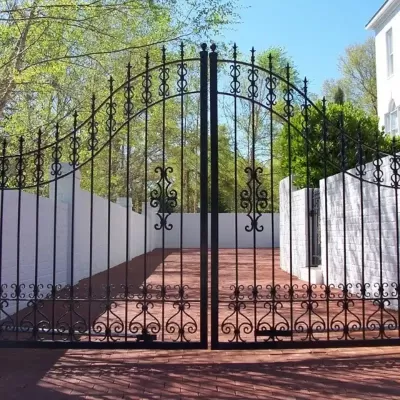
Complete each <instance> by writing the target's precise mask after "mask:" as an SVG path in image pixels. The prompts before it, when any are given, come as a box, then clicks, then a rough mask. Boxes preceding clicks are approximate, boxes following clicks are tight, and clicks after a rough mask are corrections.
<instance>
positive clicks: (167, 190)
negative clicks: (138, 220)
mask: <svg viewBox="0 0 400 400" xmlns="http://www.w3.org/2000/svg"><path fill="white" fill-rule="evenodd" d="M155 172H156V173H159V174H160V178H159V180H158V182H157V188H156V189H154V190H152V191H151V193H150V205H151V207H154V208H157V207H158V211H157V216H158V218H159V219H160V222H159V223H157V224H155V225H154V228H155V229H157V230H160V229H165V230H167V231H170V230H171V229H172V227H173V225H172V224H171V223H168V221H167V220H168V217H169V216H170V215H171V213H172V211H173V209H174V208H176V206H177V197H178V193H177V191H176V190H175V189H171V185H172V182H171V181H170V179H169V178H168V173H170V174H171V173H172V172H173V169H172V168H171V167H166V168H165V169H163V168H162V167H156V169H155Z"/></svg>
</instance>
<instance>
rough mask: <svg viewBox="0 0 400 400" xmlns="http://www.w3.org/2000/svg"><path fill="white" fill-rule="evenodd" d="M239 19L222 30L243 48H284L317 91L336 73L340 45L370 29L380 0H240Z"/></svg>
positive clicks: (365, 34)
mask: <svg viewBox="0 0 400 400" xmlns="http://www.w3.org/2000/svg"><path fill="white" fill-rule="evenodd" d="M239 1H240V2H241V4H242V6H243V9H242V10H241V12H240V14H241V23H240V24H239V25H237V26H235V27H234V28H232V29H230V30H229V31H226V32H225V34H224V39H225V40H226V41H229V42H233V41H236V43H237V45H238V46H239V47H240V49H241V51H242V52H245V51H247V50H250V49H251V47H252V46H254V47H255V49H256V50H258V51H262V50H265V49H267V48H268V47H270V46H280V47H283V48H285V49H286V51H287V53H288V55H289V56H291V57H292V59H293V62H294V64H295V65H296V67H297V69H298V70H299V72H300V75H301V76H307V78H308V79H309V80H310V82H311V87H310V89H311V90H312V91H313V92H314V93H317V94H320V90H321V87H322V83H323V82H324V80H325V79H330V78H336V77H338V69H337V61H338V57H339V56H340V55H341V54H342V53H343V52H344V49H345V48H346V47H347V46H348V45H350V44H353V43H358V42H363V41H364V40H365V39H366V38H367V37H368V36H371V35H373V32H371V31H366V30H365V25H366V23H367V22H368V21H369V20H370V18H371V17H372V16H373V15H374V14H375V12H376V11H377V10H378V9H379V7H380V6H381V5H382V4H383V2H384V0H239Z"/></svg>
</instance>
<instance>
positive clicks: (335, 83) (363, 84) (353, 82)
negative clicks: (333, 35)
mask: <svg viewBox="0 0 400 400" xmlns="http://www.w3.org/2000/svg"><path fill="white" fill-rule="evenodd" d="M375 63H376V61H375V40H374V38H369V39H367V40H366V41H365V42H364V43H361V44H355V45H351V46H349V47H347V48H346V50H345V53H344V54H343V55H342V56H340V58H339V64H338V66H339V72H340V75H341V76H340V78H339V79H338V80H328V81H325V83H324V87H323V92H324V95H325V97H326V98H327V99H328V100H330V101H334V96H335V93H336V91H337V88H338V87H339V86H340V87H341V88H342V89H343V91H344V95H345V99H346V101H350V102H352V103H353V104H354V105H355V106H357V107H359V108H362V109H364V110H365V111H367V112H369V113H372V114H377V112H378V104H377V90H376V65H375Z"/></svg>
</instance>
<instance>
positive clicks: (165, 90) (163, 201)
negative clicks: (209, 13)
mask: <svg viewBox="0 0 400 400" xmlns="http://www.w3.org/2000/svg"><path fill="white" fill-rule="evenodd" d="M165 53H166V49H165V46H163V48H162V55H161V58H162V67H161V69H160V71H161V74H160V80H161V84H160V89H159V94H160V95H161V96H162V100H163V101H162V170H163V175H164V179H163V180H162V189H161V190H162V193H161V206H162V220H163V221H164V220H165V206H166V199H167V196H168V195H167V193H165V192H166V187H165V183H166V182H165V176H166V174H167V171H166V170H165V99H166V97H167V96H168V95H169V93H168V83H167V77H168V73H169V69H167V67H166V65H165V64H166V54H165ZM181 173H183V171H182V170H181ZM161 235H162V239H161V240H162V245H161V247H162V249H161V251H162V256H161V257H162V272H161V273H162V278H161V279H162V283H161V301H162V305H161V307H162V310H161V340H162V341H164V337H165V335H164V331H165V330H164V325H165V294H166V290H165V260H164V259H165V224H162V231H161ZM181 235H182V234H181Z"/></svg>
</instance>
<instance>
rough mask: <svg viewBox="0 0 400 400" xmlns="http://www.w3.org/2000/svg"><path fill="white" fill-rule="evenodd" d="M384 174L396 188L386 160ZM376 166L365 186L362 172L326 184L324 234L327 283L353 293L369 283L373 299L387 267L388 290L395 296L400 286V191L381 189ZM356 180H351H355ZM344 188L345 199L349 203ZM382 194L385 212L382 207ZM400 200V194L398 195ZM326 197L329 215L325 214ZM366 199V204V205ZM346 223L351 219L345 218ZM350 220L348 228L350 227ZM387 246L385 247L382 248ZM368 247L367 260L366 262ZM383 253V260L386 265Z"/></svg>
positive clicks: (368, 167) (387, 182)
mask: <svg viewBox="0 0 400 400" xmlns="http://www.w3.org/2000/svg"><path fill="white" fill-rule="evenodd" d="M382 161H383V163H382V167H381V170H382V172H383V182H382V184H383V185H388V186H390V185H391V176H392V171H391V169H390V158H389V157H385V158H384V159H383V160H382ZM374 171H375V167H374V165H373V163H368V164H367V165H366V170H365V172H366V174H365V176H364V180H365V181H367V182H363V183H362V185H361V184H360V180H359V179H358V178H357V177H356V176H351V175H356V170H355V169H352V170H349V171H348V172H349V174H345V175H344V185H343V175H342V174H337V175H334V176H331V177H329V178H328V179H327V180H326V188H325V181H324V180H321V181H320V193H321V234H322V248H321V250H322V268H323V275H324V282H325V283H328V284H334V285H335V286H337V285H339V284H343V283H344V282H345V280H346V281H347V283H349V284H351V285H352V287H351V288H350V290H351V291H352V292H358V291H359V288H358V287H357V286H356V285H357V284H360V283H361V282H362V279H363V278H362V275H363V270H364V282H365V283H368V284H369V286H370V290H369V293H370V295H371V296H373V295H374V294H375V293H377V285H379V284H380V282H381V278H380V269H381V267H380V266H381V265H382V282H383V283H385V284H387V285H388V286H387V291H388V292H390V293H391V292H393V291H394V290H393V286H392V285H393V284H397V283H398V277H397V276H398V275H397V274H398V272H397V251H398V246H397V239H396V219H397V218H398V216H396V190H395V189H393V188H391V187H389V188H386V187H380V189H379V188H378V185H377V184H375V183H373V182H375V179H374V176H373V173H374ZM350 174H351V175H350ZM343 187H344V193H345V197H344V200H343ZM379 191H380V198H381V207H380V211H379V207H378V192H379ZM398 196H399V200H400V193H398ZM325 197H326V203H327V209H326V210H325ZM361 198H363V204H362V203H361ZM379 215H380V218H381V235H379ZM362 216H363V218H364V229H363V232H364V239H363V240H362V225H361V218H362ZM344 217H345V218H344ZM344 220H345V221H346V225H344ZM380 240H381V247H380V244H379V242H380ZM363 245H364V259H363V257H362V252H363V250H362V249H363ZM380 250H382V260H381V259H380Z"/></svg>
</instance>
